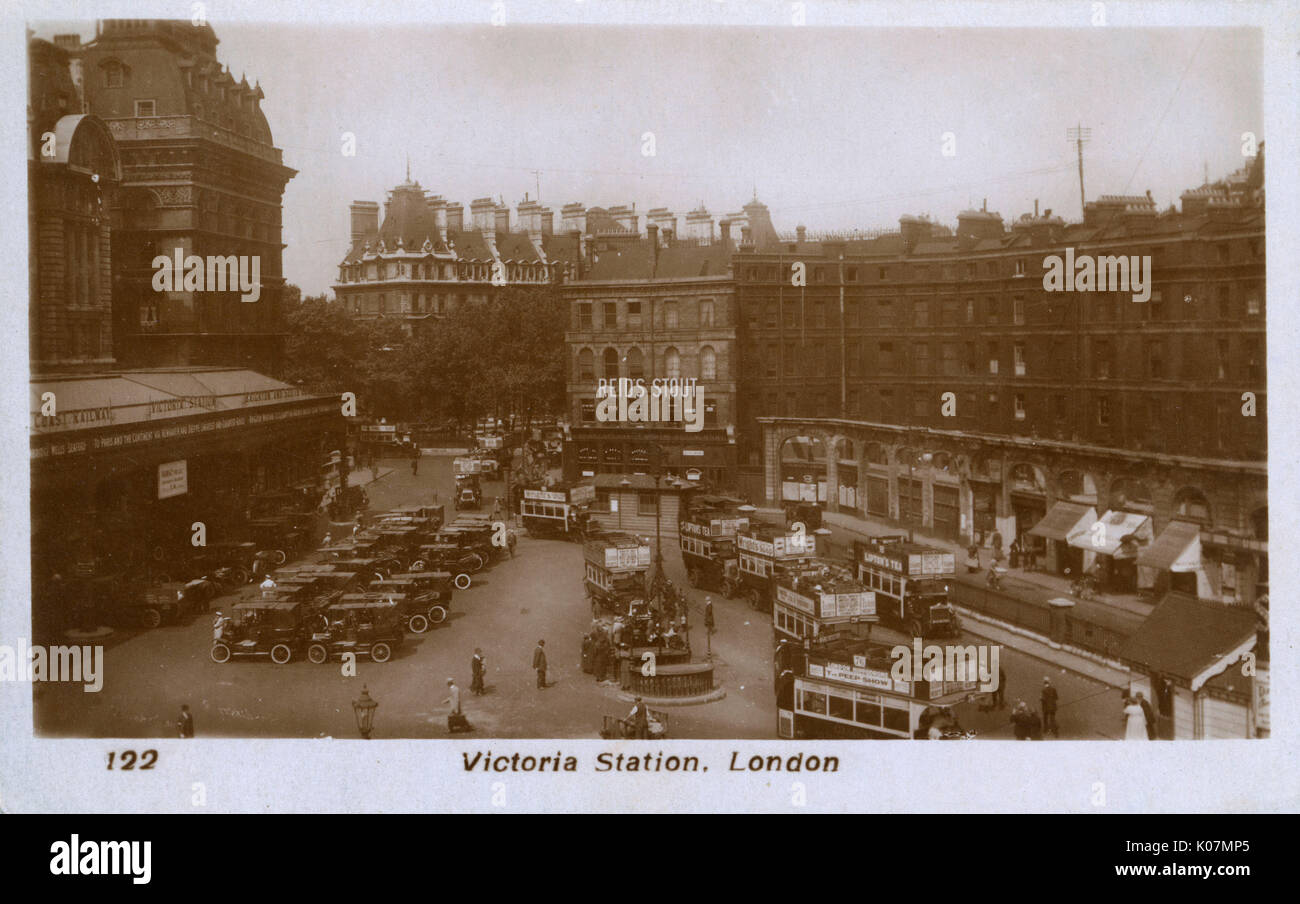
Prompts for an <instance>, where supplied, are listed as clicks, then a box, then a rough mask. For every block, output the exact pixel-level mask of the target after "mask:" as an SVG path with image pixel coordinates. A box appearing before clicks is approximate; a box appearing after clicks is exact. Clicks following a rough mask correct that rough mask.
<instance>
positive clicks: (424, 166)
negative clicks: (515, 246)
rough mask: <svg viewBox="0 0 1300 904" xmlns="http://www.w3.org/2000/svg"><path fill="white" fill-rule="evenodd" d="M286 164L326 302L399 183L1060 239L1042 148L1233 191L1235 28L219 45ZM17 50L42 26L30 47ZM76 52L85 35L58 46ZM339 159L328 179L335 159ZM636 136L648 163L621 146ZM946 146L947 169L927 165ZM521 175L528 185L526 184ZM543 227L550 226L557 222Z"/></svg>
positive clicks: (557, 30)
mask: <svg viewBox="0 0 1300 904" xmlns="http://www.w3.org/2000/svg"><path fill="white" fill-rule="evenodd" d="M212 15H213V19H212V24H213V27H214V28H215V29H216V32H217V36H218V37H219V38H220V41H221V43H220V45H219V47H218V54H219V57H220V59H221V61H222V62H223V63H226V64H227V65H229V67H230V68H231V70H232V71H233V72H234V74H235V75H236V77H238V76H239V75H240V74H246V75H247V77H248V80H249V81H250V82H253V81H254V80H260V81H261V84H262V88H263V90H264V91H265V92H266V100H265V101H264V110H265V111H266V115H267V117H268V119H269V121H270V124H271V129H272V133H273V135H274V137H275V142H276V144H277V145H278V146H279V147H281V148H283V149H284V158H285V162H286V163H287V164H288V165H290V166H292V167H294V168H295V169H297V170H298V175H297V176H296V177H295V178H294V179H293V181H292V182H290V184H289V187H288V189H287V190H286V192H285V197H284V240H285V242H286V243H287V245H288V247H287V248H286V250H285V273H286V276H287V277H288V278H289V279H290V280H291V281H293V282H296V283H297V284H298V285H300V286H301V287H302V288H303V290H304V291H305V292H308V293H315V292H323V291H327V290H328V287H329V285H330V283H331V282H332V280H333V279H334V277H335V275H336V269H335V265H336V264H337V262H338V260H339V259H340V257H341V256H342V254H343V252H344V250H345V248H346V246H347V241H348V204H349V203H350V202H351V201H352V200H353V199H358V200H375V201H380V202H382V201H383V199H384V192H385V190H387V189H389V188H391V187H392V186H393V185H394V184H396V183H398V182H400V181H401V180H402V179H403V177H404V170H405V165H406V159H407V156H408V155H409V157H410V166H411V175H412V177H413V178H415V179H417V180H418V181H419V182H420V183H421V185H423V186H424V187H426V188H428V189H431V190H432V191H434V192H437V193H440V194H442V195H444V196H445V197H448V198H450V199H453V200H458V201H461V202H462V203H464V204H465V205H466V207H467V208H468V203H469V201H470V200H472V199H473V198H477V197H483V196H489V195H490V196H492V197H494V198H495V197H498V196H500V197H503V198H504V199H505V201H506V203H508V204H510V205H511V206H512V207H513V206H514V205H515V204H516V203H517V202H518V201H520V200H522V199H523V197H524V194H525V192H527V193H529V196H530V197H536V192H537V187H538V185H539V183H540V189H541V199H542V201H543V202H544V203H548V204H550V205H552V206H553V207H554V208H556V210H557V214H558V208H559V207H560V206H562V205H563V204H565V203H568V202H571V201H581V202H583V203H585V204H586V205H588V206H594V205H601V206H610V205H614V204H632V203H635V204H636V208H637V210H638V211H639V212H644V211H645V210H648V209H649V208H651V207H658V206H667V207H669V208H671V209H673V210H675V211H676V212H677V213H678V214H679V215H680V214H684V213H685V212H686V211H687V210H688V209H690V208H692V207H694V206H696V205H697V204H699V203H700V202H701V201H702V202H704V203H705V204H706V205H707V206H708V208H709V210H710V211H712V212H713V213H714V214H715V215H719V216H720V215H721V214H723V213H725V212H728V211H732V210H736V209H738V208H739V206H740V205H741V204H742V203H744V202H745V201H747V200H748V199H749V198H750V197H751V195H752V194H753V193H754V192H755V191H757V194H758V197H759V198H760V199H761V200H762V201H764V202H765V203H766V204H767V205H768V206H769V207H770V208H771V210H772V217H773V220H774V221H775V224H776V226H777V228H778V229H779V230H786V229H791V230H792V229H793V228H794V227H795V226H796V225H797V224H800V223H803V224H805V225H807V226H808V228H809V229H810V230H822V229H844V228H851V227H877V226H889V225H896V223H897V219H898V217H899V215H901V214H904V213H913V214H920V213H928V214H930V215H931V216H932V217H934V218H936V219H938V220H939V221H941V222H945V223H953V222H954V221H955V218H956V214H957V212H958V211H959V210H961V209H962V208H965V207H967V206H972V205H973V206H979V204H981V203H982V201H983V200H984V199H985V198H987V200H988V206H989V209H990V210H997V211H999V212H1001V213H1002V214H1003V216H1004V217H1005V218H1007V219H1010V218H1012V217H1015V216H1018V215H1020V214H1021V213H1024V212H1025V211H1029V210H1032V209H1033V204H1034V200H1035V199H1038V200H1039V201H1040V204H1041V206H1042V207H1050V208H1053V209H1054V211H1056V212H1059V213H1061V214H1062V215H1064V216H1065V217H1066V218H1067V219H1071V218H1076V217H1078V216H1079V213H1080V211H1079V188H1078V173H1077V169H1076V165H1075V151H1074V148H1073V146H1072V145H1071V144H1070V143H1069V142H1067V140H1066V129H1067V128H1069V127H1071V126H1074V125H1075V124H1076V123H1082V124H1083V125H1084V126H1087V127H1090V128H1091V129H1092V140H1091V143H1090V144H1088V145H1087V146H1086V147H1085V149H1084V168H1085V187H1086V190H1087V195H1088V198H1089V199H1092V198H1095V197H1096V196H1097V195H1098V194H1102V193H1108V194H1114V193H1126V192H1127V193H1141V192H1144V191H1146V190H1147V189H1150V190H1151V191H1152V193H1153V195H1154V197H1155V198H1156V200H1157V202H1158V203H1159V204H1160V205H1161V206H1165V205H1168V204H1169V203H1171V202H1174V201H1176V199H1177V196H1178V194H1179V193H1180V192H1181V191H1182V190H1183V189H1185V188H1187V187H1190V186H1193V185H1197V184H1200V182H1201V181H1202V178H1203V173H1204V172H1205V169H1206V167H1207V166H1208V171H1209V174H1210V177H1211V178H1212V179H1213V178H1218V177H1219V176H1221V175H1223V174H1225V173H1227V172H1229V171H1231V170H1233V169H1236V168H1238V167H1240V166H1241V165H1242V163H1243V157H1242V154H1241V134H1242V133H1243V132H1247V131H1250V132H1255V133H1256V134H1258V135H1259V137H1260V138H1265V137H1266V136H1264V135H1263V123H1262V101H1261V73H1260V68H1261V62H1260V55H1261V52H1262V47H1261V42H1260V39H1259V38H1258V35H1257V32H1255V31H1252V30H1246V29H1185V30H1183V29H1120V28H1080V29H1071V30H1065V29H1034V30H1027V29H1026V30H1013V29H992V28H984V29H960V28H947V29H921V28H909V29H883V28H839V29H824V28H814V27H804V28H765V29H759V28H723V27H696V28H687V27H657V28H656V27H638V28H630V27H595V26H584V27H578V26H545V25H537V26H533V25H522V24H511V25H510V26H508V27H502V28H496V27H492V26H490V25H478V26H467V25H460V26H454V27H435V26H428V25H417V24H408V25H402V26H383V27H365V28H362V27H356V26H351V25H347V24H332V25H323V26H306V25H287V24H286V25H268V24H262V25H257V26H251V25H249V24H247V23H234V24H231V23H225V24H223V23H222V22H221V21H220V20H219V19H217V18H216V17H215V16H216V11H215V8H214V11H213V13H212ZM34 27H35V28H36V30H37V32H38V34H40V35H41V36H49V35H51V34H53V33H54V32H55V31H56V30H68V29H67V26H66V25H62V24H60V25H57V26H55V25H53V24H37V25H36V26H34ZM78 30H81V31H82V32H83V34H86V35H87V36H89V35H90V34H92V33H93V26H90V27H85V28H81V29H78ZM345 132H351V133H353V134H354V135H355V136H356V140H357V153H356V156H354V157H345V156H343V153H342V135H343V133H345ZM646 132H652V133H653V134H654V150H655V155H654V156H652V157H651V156H646V155H644V154H643V152H642V151H643V146H644V142H643V137H642V136H643V135H644V133H646ZM946 132H951V133H953V136H954V138H955V147H956V154H955V156H951V157H947V156H944V154H943V153H942V150H943V141H942V138H943V135H944V133H946ZM534 171H540V176H539V175H537V174H536V173H535V172H534ZM557 225H558V216H557Z"/></svg>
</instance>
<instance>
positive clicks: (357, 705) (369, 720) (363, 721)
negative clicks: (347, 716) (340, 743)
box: [352, 684, 379, 741]
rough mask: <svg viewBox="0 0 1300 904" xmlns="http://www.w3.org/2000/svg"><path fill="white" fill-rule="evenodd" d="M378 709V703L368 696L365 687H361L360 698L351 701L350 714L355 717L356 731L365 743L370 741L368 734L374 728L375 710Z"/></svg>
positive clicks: (368, 693) (368, 692)
mask: <svg viewBox="0 0 1300 904" xmlns="http://www.w3.org/2000/svg"><path fill="white" fill-rule="evenodd" d="M378 708H379V703H378V702H376V701H375V699H374V698H373V697H371V696H370V691H368V690H367V689H366V686H365V685H364V684H363V685H361V697H360V698H359V699H356V700H353V701H352V712H353V713H354V714H355V715H356V717H357V731H359V732H361V737H363V738H365V739H366V740H367V741H369V740H370V732H371V730H372V729H373V728H374V727H375V710H377V709H378Z"/></svg>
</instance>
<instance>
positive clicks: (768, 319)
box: [763, 301, 776, 330]
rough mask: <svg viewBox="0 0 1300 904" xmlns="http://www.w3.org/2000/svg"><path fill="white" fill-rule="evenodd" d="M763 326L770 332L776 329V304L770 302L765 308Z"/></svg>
mask: <svg viewBox="0 0 1300 904" xmlns="http://www.w3.org/2000/svg"><path fill="white" fill-rule="evenodd" d="M763 325H764V326H765V327H767V328H768V329H769V330H774V329H776V302H775V301H769V302H768V303H767V304H766V305H764V306H763Z"/></svg>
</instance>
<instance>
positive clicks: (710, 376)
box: [700, 345, 718, 380]
mask: <svg viewBox="0 0 1300 904" xmlns="http://www.w3.org/2000/svg"><path fill="white" fill-rule="evenodd" d="M700 379H701V380H716V379H718V356H717V353H716V352H714V351H713V346H711V345H706V346H704V347H703V348H702V349H700Z"/></svg>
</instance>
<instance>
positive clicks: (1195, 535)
mask: <svg viewBox="0 0 1300 904" xmlns="http://www.w3.org/2000/svg"><path fill="white" fill-rule="evenodd" d="M1137 561H1138V564H1139V565H1142V566H1144V567H1146V568H1154V569H1156V570H1157V571H1173V572H1177V573H1179V574H1186V573H1189V572H1194V571H1197V570H1198V569H1200V567H1201V526H1200V525H1199V524H1193V523H1191V522H1190V521H1171V522H1169V525H1168V526H1167V527H1166V528H1165V529H1164V530H1163V531H1161V532H1160V536H1159V537H1157V538H1156V541H1155V542H1154V543H1152V544H1151V545H1150V546H1148V547H1147V548H1146V549H1143V550H1142V551H1141V552H1139V553H1138V557H1137Z"/></svg>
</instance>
